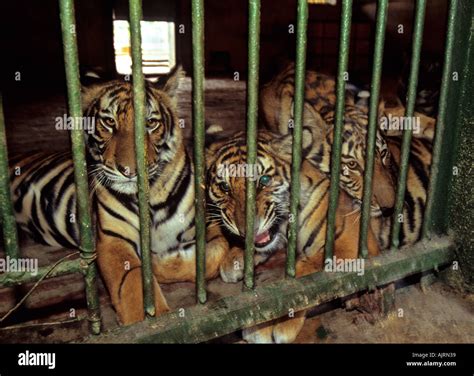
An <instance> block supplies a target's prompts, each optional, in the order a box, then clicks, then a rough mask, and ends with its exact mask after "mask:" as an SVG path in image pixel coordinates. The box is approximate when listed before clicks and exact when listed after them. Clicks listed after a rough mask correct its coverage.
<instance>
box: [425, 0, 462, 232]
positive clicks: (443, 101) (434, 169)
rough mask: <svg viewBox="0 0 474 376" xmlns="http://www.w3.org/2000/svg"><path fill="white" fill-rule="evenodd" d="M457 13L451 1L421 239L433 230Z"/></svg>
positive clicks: (455, 0)
mask: <svg viewBox="0 0 474 376" xmlns="http://www.w3.org/2000/svg"><path fill="white" fill-rule="evenodd" d="M457 12H458V0H451V4H450V7H449V15H448V26H447V33H446V46H445V55H444V67H443V78H442V81H441V91H440V95H439V107H438V108H439V112H438V119H437V121H436V133H435V139H434V145H433V159H432V164H431V171H430V186H429V189H428V197H427V201H426V209H425V215H424V221H423V227H422V236H423V238H428V237H430V235H431V232H432V230H433V220H432V214H433V213H432V212H433V206H434V201H435V198H436V196H437V192H436V190H437V189H438V188H437V187H438V185H439V183H438V177H439V175H440V166H439V165H440V156H441V148H442V138H441V135H443V134H444V132H445V127H446V115H447V111H446V108H447V105H448V92H449V86H450V84H451V74H452V64H453V47H454V38H455V19H456V14H457Z"/></svg>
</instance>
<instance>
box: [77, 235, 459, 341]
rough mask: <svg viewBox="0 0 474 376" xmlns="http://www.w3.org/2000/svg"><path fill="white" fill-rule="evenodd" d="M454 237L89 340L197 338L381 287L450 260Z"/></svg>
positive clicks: (286, 280) (234, 297)
mask: <svg viewBox="0 0 474 376" xmlns="http://www.w3.org/2000/svg"><path fill="white" fill-rule="evenodd" d="M454 258H455V255H454V251H453V242H452V240H451V239H449V238H439V239H437V240H433V241H431V242H426V243H418V244H417V245H415V246H414V247H412V248H409V249H404V250H402V251H400V252H389V253H386V254H384V255H382V256H380V257H377V258H376V259H371V260H366V265H365V273H364V275H363V276H358V275H357V273H314V274H312V275H309V276H306V277H303V278H298V279H293V278H291V279H290V278H289V279H285V280H281V281H278V282H275V283H271V284H267V285H263V286H259V287H257V288H256V289H254V290H252V291H245V292H243V293H242V294H239V295H238V296H229V297H226V298H223V299H220V300H218V301H216V302H213V303H210V304H206V305H197V306H193V307H190V308H187V309H185V311H184V317H182V314H180V313H179V312H176V311H175V312H171V313H167V314H164V315H161V316H159V317H158V318H154V319H149V320H147V321H144V322H141V323H138V324H136V325H133V326H130V327H122V328H118V329H116V330H113V331H111V332H108V333H105V334H104V335H103V336H100V337H97V338H94V337H89V338H87V339H86V340H85V341H86V342H90V343H128V342H140V343H197V342H203V341H208V340H211V339H213V338H217V337H220V336H223V335H225V334H229V333H232V332H234V331H236V330H239V329H241V328H248V327H252V326H255V325H257V324H260V323H262V322H266V321H269V320H272V319H275V318H279V317H283V316H286V315H287V314H288V310H289V309H290V308H292V309H294V310H295V311H300V310H303V309H307V308H310V307H312V306H315V305H318V304H321V303H324V302H328V301H330V300H333V299H335V298H338V297H343V296H347V295H350V294H353V293H355V292H357V291H363V290H366V289H367V288H373V287H375V286H382V285H385V284H387V283H391V282H394V281H397V280H399V279H400V278H404V277H406V276H408V275H412V274H416V273H421V272H424V271H428V270H432V269H435V268H437V267H439V266H442V265H445V264H447V263H450V262H452V261H453V260H454Z"/></svg>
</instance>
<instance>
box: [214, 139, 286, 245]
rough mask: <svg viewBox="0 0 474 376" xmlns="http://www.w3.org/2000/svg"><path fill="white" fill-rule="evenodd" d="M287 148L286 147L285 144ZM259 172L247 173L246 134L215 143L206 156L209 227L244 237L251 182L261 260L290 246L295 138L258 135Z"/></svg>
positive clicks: (256, 243) (256, 168)
mask: <svg viewBox="0 0 474 376" xmlns="http://www.w3.org/2000/svg"><path fill="white" fill-rule="evenodd" d="M282 143H283V144H282ZM257 144H258V146H257V148H258V149H257V166H255V167H254V168H248V170H253V171H252V172H250V173H248V174H246V173H233V171H240V172H243V171H244V169H243V168H241V167H240V168H239V167H232V166H246V154H247V146H246V140H245V136H244V134H243V133H242V132H240V133H239V134H237V135H236V136H235V137H233V138H232V139H231V140H227V141H223V142H217V143H214V144H213V145H211V147H210V148H209V149H208V150H207V197H208V213H209V220H210V222H211V223H212V222H214V223H215V224H218V225H221V226H222V227H223V228H224V229H225V230H226V231H227V232H228V233H230V234H232V235H234V236H236V237H238V238H241V239H243V238H244V237H245V230H246V227H245V192H246V181H247V179H249V178H250V179H253V180H255V184H256V208H255V232H254V236H255V238H254V239H255V250H256V252H260V253H262V254H265V253H271V252H273V251H275V250H278V249H281V248H282V247H283V246H284V245H285V244H286V225H287V220H288V214H289V190H290V184H289V182H290V166H291V153H290V152H282V153H278V154H276V153H275V152H274V150H280V151H283V150H291V147H289V146H288V145H291V136H290V137H283V138H282V137H281V136H278V135H274V134H271V133H269V132H261V131H260V132H259V136H258V140H257Z"/></svg>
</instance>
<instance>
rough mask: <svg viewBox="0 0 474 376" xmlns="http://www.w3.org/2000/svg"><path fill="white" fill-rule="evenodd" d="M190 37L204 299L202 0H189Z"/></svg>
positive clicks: (202, 298)
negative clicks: (190, 16)
mask: <svg viewBox="0 0 474 376" xmlns="http://www.w3.org/2000/svg"><path fill="white" fill-rule="evenodd" d="M191 6H192V9H191V11H192V41H193V136H194V173H195V175H194V179H195V180H194V185H195V190H196V198H195V200H196V218H195V221H194V222H195V224H196V294H197V300H198V301H199V302H200V303H205V302H206V299H207V294H206V279H205V278H206V211H205V210H206V206H205V205H206V196H205V184H206V181H205V168H206V165H205V153H204V147H205V146H204V137H205V128H204V1H203V0H193V1H192V5H191Z"/></svg>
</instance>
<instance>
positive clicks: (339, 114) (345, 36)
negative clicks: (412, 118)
mask: <svg viewBox="0 0 474 376" xmlns="http://www.w3.org/2000/svg"><path fill="white" fill-rule="evenodd" d="M351 18H352V0H343V2H342V10H341V35H340V41H339V66H338V70H337V88H336V93H337V100H336V118H335V122H334V136H333V142H332V151H331V188H330V191H329V208H328V217H327V229H326V244H325V258H326V260H328V259H332V256H333V248H334V230H335V224H336V209H337V202H338V198H339V178H340V173H341V144H342V128H343V126H342V124H343V121H344V107H345V91H346V81H345V75H346V73H347V65H348V62H349V47H350V40H351Z"/></svg>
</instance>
